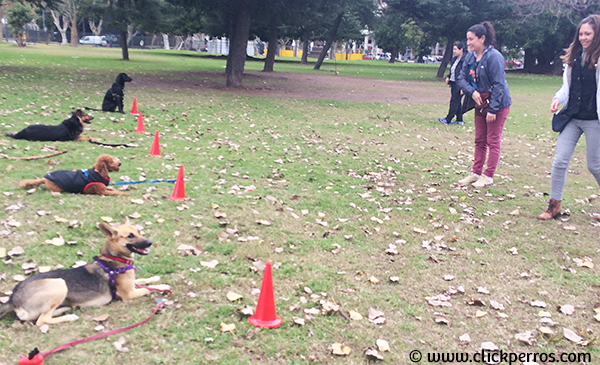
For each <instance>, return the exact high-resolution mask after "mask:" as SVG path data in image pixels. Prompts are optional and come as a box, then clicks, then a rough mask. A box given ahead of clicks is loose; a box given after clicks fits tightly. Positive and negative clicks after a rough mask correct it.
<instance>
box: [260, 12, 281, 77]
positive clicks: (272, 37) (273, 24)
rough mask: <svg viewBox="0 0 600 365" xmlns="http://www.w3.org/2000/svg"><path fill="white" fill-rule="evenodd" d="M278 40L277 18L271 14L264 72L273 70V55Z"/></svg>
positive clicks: (275, 51)
mask: <svg viewBox="0 0 600 365" xmlns="http://www.w3.org/2000/svg"><path fill="white" fill-rule="evenodd" d="M278 45H279V40H278V39H277V20H276V19H275V17H274V16H271V21H270V22H269V48H268V52H267V57H266V58H265V66H264V68H263V71H264V72H273V65H274V64H275V55H276V54H277V49H278V48H279V47H277V46H278Z"/></svg>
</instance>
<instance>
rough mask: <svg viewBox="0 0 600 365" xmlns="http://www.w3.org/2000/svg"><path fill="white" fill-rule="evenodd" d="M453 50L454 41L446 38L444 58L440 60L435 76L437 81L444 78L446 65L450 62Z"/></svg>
mask: <svg viewBox="0 0 600 365" xmlns="http://www.w3.org/2000/svg"><path fill="white" fill-rule="evenodd" d="M453 49H454V41H453V40H451V39H450V38H448V42H447V43H446V50H445V51H444V57H443V58H442V63H441V64H440V67H439V68H438V70H437V75H435V77H437V78H438V79H441V78H442V77H444V74H445V73H446V69H447V68H448V63H449V62H450V57H451V55H452V50H453Z"/></svg>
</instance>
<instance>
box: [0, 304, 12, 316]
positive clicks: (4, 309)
mask: <svg viewBox="0 0 600 365" xmlns="http://www.w3.org/2000/svg"><path fill="white" fill-rule="evenodd" d="M14 310H15V306H14V305H13V304H12V302H11V301H10V300H9V301H8V302H7V303H4V304H2V305H0V318H2V317H3V316H4V315H5V314H6V313H10V312H12V311H14Z"/></svg>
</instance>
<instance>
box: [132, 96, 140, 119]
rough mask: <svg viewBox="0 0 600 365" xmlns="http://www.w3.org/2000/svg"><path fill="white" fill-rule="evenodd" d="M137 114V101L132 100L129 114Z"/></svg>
mask: <svg viewBox="0 0 600 365" xmlns="http://www.w3.org/2000/svg"><path fill="white" fill-rule="evenodd" d="M137 113H138V110H137V99H136V98H133V106H132V107H131V114H133V115H136V114H137Z"/></svg>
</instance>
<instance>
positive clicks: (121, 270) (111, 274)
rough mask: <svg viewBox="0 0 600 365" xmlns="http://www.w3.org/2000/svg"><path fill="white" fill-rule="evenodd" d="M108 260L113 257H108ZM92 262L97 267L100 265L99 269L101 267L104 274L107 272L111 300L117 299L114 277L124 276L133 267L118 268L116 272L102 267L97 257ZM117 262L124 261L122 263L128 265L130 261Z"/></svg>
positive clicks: (104, 266)
mask: <svg viewBox="0 0 600 365" xmlns="http://www.w3.org/2000/svg"><path fill="white" fill-rule="evenodd" d="M104 256H106V255H104ZM110 258H111V259H112V258H113V257H110ZM94 261H96V263H97V264H98V265H100V267H101V268H102V269H103V270H104V271H105V272H107V273H108V277H109V280H110V292H111V294H112V298H113V299H115V298H116V297H117V284H116V281H115V276H116V275H117V274H124V273H126V272H127V271H128V270H131V269H133V268H134V266H133V265H127V266H125V267H120V268H118V269H117V270H112V269H111V268H109V267H108V266H106V265H104V264H103V263H102V260H100V259H99V258H98V256H96V257H94ZM117 261H124V262H127V263H130V262H131V261H130V260H123V259H120V260H117Z"/></svg>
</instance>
